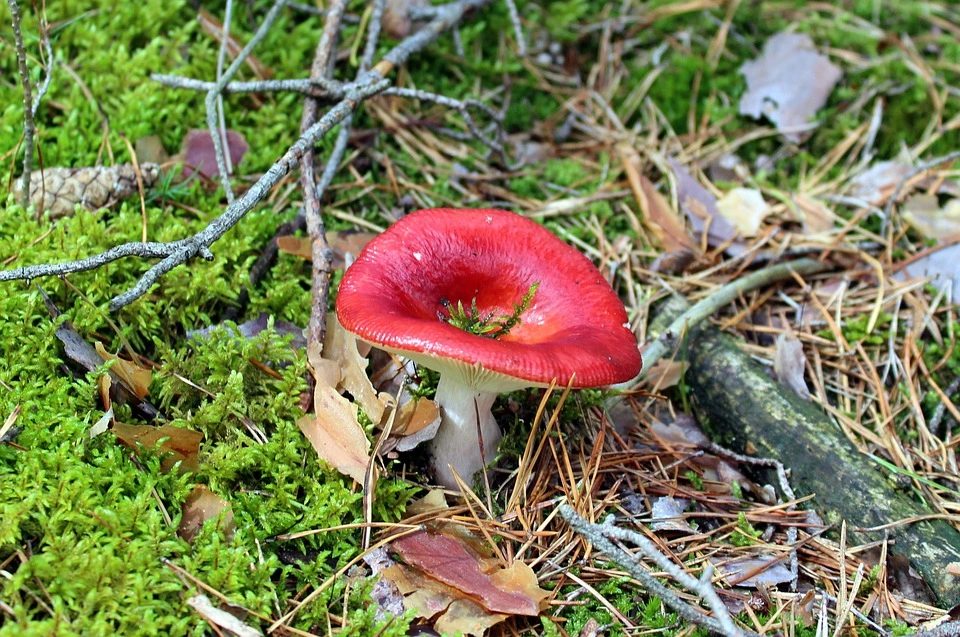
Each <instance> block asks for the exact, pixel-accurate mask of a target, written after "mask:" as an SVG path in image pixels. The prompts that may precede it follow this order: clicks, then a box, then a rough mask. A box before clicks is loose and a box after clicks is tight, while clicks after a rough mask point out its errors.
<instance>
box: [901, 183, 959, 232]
mask: <svg viewBox="0 0 960 637" xmlns="http://www.w3.org/2000/svg"><path fill="white" fill-rule="evenodd" d="M902 213H903V218H904V219H906V221H907V223H909V224H910V225H911V226H912V227H913V228H915V229H916V230H917V232H919V233H920V234H922V235H923V236H924V237H926V238H928V239H936V240H937V242H938V243H949V242H951V241H952V240H953V239H956V238H957V236H958V235H960V199H951V200H950V201H948V202H947V203H946V205H944V206H943V207H942V208H941V207H940V201H939V200H938V199H937V197H936V195H916V196H914V197H911V198H910V199H908V200H907V201H906V202H904V204H903V208H902Z"/></svg>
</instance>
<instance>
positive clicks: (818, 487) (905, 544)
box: [652, 301, 960, 608]
mask: <svg viewBox="0 0 960 637" xmlns="http://www.w3.org/2000/svg"><path fill="white" fill-rule="evenodd" d="M686 308H687V305H686V303H685V302H683V301H679V302H677V301H672V302H670V303H668V304H667V306H666V307H665V308H663V309H662V310H661V312H660V314H659V315H658V317H657V320H656V321H654V325H653V326H652V327H653V328H654V329H655V330H656V329H657V328H658V325H659V326H660V329H662V326H664V325H666V324H667V323H668V322H669V321H672V320H673V319H675V318H676V317H677V316H679V315H680V313H681V312H683V311H684V310H685V309H686ZM681 357H684V358H685V360H686V361H687V362H688V363H689V364H690V367H689V369H688V370H687V372H686V376H685V380H686V383H687V385H688V386H689V387H690V389H691V394H692V398H693V405H694V411H695V414H696V416H697V418H698V419H699V421H700V423H701V424H702V425H703V427H704V429H705V430H706V431H707V433H708V434H709V435H710V436H711V438H712V439H713V440H715V441H717V442H719V443H721V444H723V445H724V446H726V447H727V448H730V449H731V450H734V451H738V452H743V451H744V450H745V448H746V444H747V442H749V443H751V444H752V446H753V447H754V448H755V449H751V451H753V455H756V456H758V457H767V458H775V459H777V460H779V461H780V462H782V463H783V464H784V465H785V466H786V467H787V468H788V469H789V470H790V484H791V486H792V487H793V489H794V490H795V491H796V492H797V494H798V495H806V494H814V495H815V497H814V499H813V501H812V502H811V504H810V506H812V507H813V508H814V509H816V511H817V512H818V513H819V515H820V516H821V517H822V519H823V520H824V521H825V522H826V523H828V524H831V525H833V526H835V527H836V528H837V529H839V525H840V523H841V521H846V523H847V536H848V538H849V539H850V540H851V541H853V542H858V543H866V542H870V541H875V540H882V539H883V534H882V532H879V533H867V532H864V531H862V529H866V528H871V527H878V526H882V525H886V524H890V523H893V522H898V521H900V520H905V519H908V518H913V517H917V516H923V515H928V514H930V513H932V512H931V511H930V510H928V509H926V508H924V507H923V505H921V504H920V503H919V502H916V501H915V500H913V499H911V498H910V497H909V496H908V495H906V494H904V493H901V492H899V491H897V490H895V489H894V488H893V485H892V484H891V482H890V481H889V480H888V477H887V476H885V475H884V474H883V473H882V472H881V471H879V470H878V467H877V466H876V465H875V464H874V463H872V462H871V461H870V459H869V458H868V457H867V456H866V455H864V454H863V453H861V452H860V451H859V450H858V449H857V448H856V446H855V445H853V444H852V443H851V442H850V441H849V440H848V439H847V438H846V436H845V435H844V434H843V432H842V431H841V429H840V427H839V425H837V423H836V422H834V420H833V419H832V418H831V417H830V416H829V415H827V414H826V413H824V412H823V411H822V410H821V409H820V408H819V407H817V406H816V405H815V404H814V403H811V402H808V401H806V400H803V399H802V398H800V397H799V396H797V395H796V394H795V393H794V392H793V391H791V390H790V389H788V388H786V387H784V386H782V385H780V384H779V383H778V382H776V381H775V380H774V379H773V378H771V377H770V375H769V374H768V373H767V370H766V369H765V368H764V367H763V366H761V365H760V364H759V363H757V362H756V361H754V360H753V359H752V358H750V356H748V355H747V354H746V353H744V352H743V351H742V350H741V349H740V348H739V347H738V346H737V343H736V341H735V340H734V339H733V338H731V337H730V336H728V335H726V334H723V333H721V332H720V331H719V330H717V329H716V328H713V327H711V326H709V325H706V324H703V325H700V326H696V325H694V326H691V327H690V328H689V330H688V333H687V336H686V345H685V346H683V345H682V346H681V349H680V355H679V356H678V358H681ZM889 537H890V540H891V541H892V542H893V546H892V547H891V548H892V550H893V551H894V552H896V553H899V554H902V555H904V556H906V557H907V558H909V560H910V563H911V565H912V566H913V568H914V569H915V570H916V571H917V572H918V573H920V575H921V577H923V579H924V580H925V582H926V583H927V584H928V585H929V586H930V588H931V589H932V591H933V593H934V595H935V597H936V598H937V601H938V603H940V604H941V605H942V606H943V607H945V608H949V607H951V606H954V605H956V604H960V578H957V577H954V576H952V575H950V574H949V573H948V572H947V565H948V564H950V563H951V562H960V532H958V531H957V530H956V529H955V528H954V527H953V526H951V525H950V524H949V523H948V522H947V521H945V520H924V521H921V522H915V523H912V524H901V525H898V526H894V527H893V528H891V529H889Z"/></svg>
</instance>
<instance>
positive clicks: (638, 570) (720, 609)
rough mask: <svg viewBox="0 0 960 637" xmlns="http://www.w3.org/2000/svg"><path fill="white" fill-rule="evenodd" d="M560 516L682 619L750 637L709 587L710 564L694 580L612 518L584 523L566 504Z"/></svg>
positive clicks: (728, 635)
mask: <svg viewBox="0 0 960 637" xmlns="http://www.w3.org/2000/svg"><path fill="white" fill-rule="evenodd" d="M560 515H561V516H562V517H563V519H564V520H566V521H567V523H568V524H569V525H570V528H572V529H573V530H574V531H576V532H577V533H578V534H580V535H581V536H583V537H584V538H585V539H586V540H587V541H588V542H590V543H591V544H593V546H594V547H596V548H597V549H599V550H600V551H602V552H603V553H604V554H605V555H606V556H607V557H608V558H610V559H611V560H612V561H613V562H614V563H616V564H617V566H620V567H621V568H623V569H624V570H625V571H627V572H628V573H630V575H632V576H633V577H635V578H636V579H637V580H638V581H640V583H641V584H643V586H644V587H646V589H647V590H649V591H650V592H651V593H653V594H654V595H656V596H658V597H660V599H661V600H662V601H663V603H664V604H666V605H667V606H669V607H670V608H672V609H673V610H674V611H676V613H677V614H678V615H680V617H682V618H683V619H685V620H687V621H689V622H691V623H694V624H697V625H698V626H703V627H704V628H706V629H707V630H711V631H713V632H716V633H720V634H722V635H725V636H726V637H744V636H745V635H753V634H754V633H750V632H749V631H744V630H741V629H739V628H737V626H736V624H734V623H733V618H732V617H730V613H729V611H727V607H726V606H725V605H724V604H723V601H722V600H721V599H720V596H719V595H718V594H717V591H716V589H714V587H713V584H712V583H711V578H712V577H713V567H712V566H710V565H709V564H708V565H707V566H705V567H704V569H703V573H702V574H701V575H700V577H699V578H696V577H693V576H692V575H690V574H689V573H687V572H686V571H685V570H684V569H683V568H681V567H680V566H678V565H677V564H675V563H674V562H673V561H672V560H670V558H668V557H667V556H666V555H664V554H663V553H661V552H660V551H659V550H658V549H657V547H656V546H654V544H653V542H651V541H650V540H648V539H647V538H645V537H644V536H643V535H641V534H639V533H636V532H634V531H630V530H628V529H622V528H620V527H617V526H614V524H613V521H614V517H613V516H612V515H611V516H608V517H607V519H606V520H605V521H604V523H603V524H593V523H591V522H587V521H586V520H585V519H583V518H582V517H580V515H579V514H578V513H577V512H576V511H575V510H574V509H573V507H571V506H570V505H568V504H562V505H560ZM613 540H619V541H621V542H629V543H630V544H633V545H634V546H636V547H637V548H638V549H639V550H640V553H642V554H643V555H644V556H645V557H647V558H649V559H650V560H652V561H653V562H654V564H656V565H657V567H658V568H660V569H661V570H662V571H663V572H665V573H666V574H667V575H668V576H669V577H670V578H671V579H672V580H673V581H674V582H676V583H677V584H679V585H680V586H682V587H683V588H685V589H687V590H688V591H690V592H692V593H695V594H696V595H698V596H699V597H700V598H701V599H702V600H703V601H704V602H705V603H706V604H707V606H708V607H709V608H710V610H711V611H713V614H714V617H709V616H707V615H704V614H703V613H702V612H701V611H700V610H698V609H697V608H695V607H694V606H691V605H690V604H687V603H686V602H684V601H683V600H681V599H680V597H679V596H678V595H677V594H676V593H674V592H673V591H672V590H670V589H669V588H668V587H666V586H665V585H664V584H662V583H661V582H660V580H658V579H657V578H656V577H654V576H653V575H652V574H651V573H650V572H649V571H647V570H646V569H644V568H643V567H642V566H640V564H639V562H638V561H637V559H636V558H635V557H634V556H633V555H632V554H631V553H629V552H628V551H626V550H624V549H623V548H621V547H620V546H617V544H615V543H614V542H613Z"/></svg>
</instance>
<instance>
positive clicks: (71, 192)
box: [13, 163, 160, 219]
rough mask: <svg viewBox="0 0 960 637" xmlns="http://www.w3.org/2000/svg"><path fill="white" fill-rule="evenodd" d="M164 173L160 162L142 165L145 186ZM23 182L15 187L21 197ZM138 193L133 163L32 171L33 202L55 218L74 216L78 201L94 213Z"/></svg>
mask: <svg viewBox="0 0 960 637" xmlns="http://www.w3.org/2000/svg"><path fill="white" fill-rule="evenodd" d="M159 176H160V168H159V166H157V165H156V164H151V163H144V164H140V177H141V179H142V180H143V187H144V188H150V187H152V186H153V185H154V184H155V183H157V179H158V178H159ZM21 184H22V182H21V181H20V180H19V179H18V180H17V181H16V183H15V184H14V186H13V194H14V197H15V198H17V199H19V198H20V193H21V192H23V189H22V188H21ZM137 193H138V188H137V174H136V170H135V169H134V167H133V164H120V165H118V166H96V167H90V168H61V167H53V168H44V169H43V170H35V171H33V172H32V173H31V174H30V205H32V206H33V207H34V208H36V209H37V210H38V211H42V212H45V213H47V214H49V215H50V218H51V219H59V218H60V217H72V216H73V214H74V210H75V209H76V206H77V204H79V205H80V206H82V207H83V208H85V209H86V210H89V211H91V212H93V211H95V210H100V209H101V208H113V207H115V206H116V205H117V204H118V203H120V202H121V201H123V200H125V199H128V198H130V197H133V196H134V195H136V194H137Z"/></svg>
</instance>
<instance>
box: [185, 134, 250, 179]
mask: <svg viewBox="0 0 960 637" xmlns="http://www.w3.org/2000/svg"><path fill="white" fill-rule="evenodd" d="M248 150H250V145H249V144H247V140H246V139H244V138H243V135H241V134H240V133H238V132H237V131H234V130H227V148H226V151H227V152H228V153H229V154H230V163H231V164H232V165H233V167H234V168H236V166H237V164H239V163H240V162H241V161H243V156H244V155H246V154H247V151H248ZM180 152H181V153H183V158H184V162H185V165H184V167H183V178H184V179H186V178H188V177H190V176H192V175H193V173H194V172H199V173H200V174H201V175H203V176H204V177H208V178H213V177H216V176H217V174H219V171H218V170H217V155H216V153H215V152H214V149H213V139H212V138H211V137H210V131H208V130H199V129H196V128H194V129H191V130H190V132H188V133H187V136H186V137H185V138H184V140H183V146H182V148H181V149H180Z"/></svg>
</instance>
